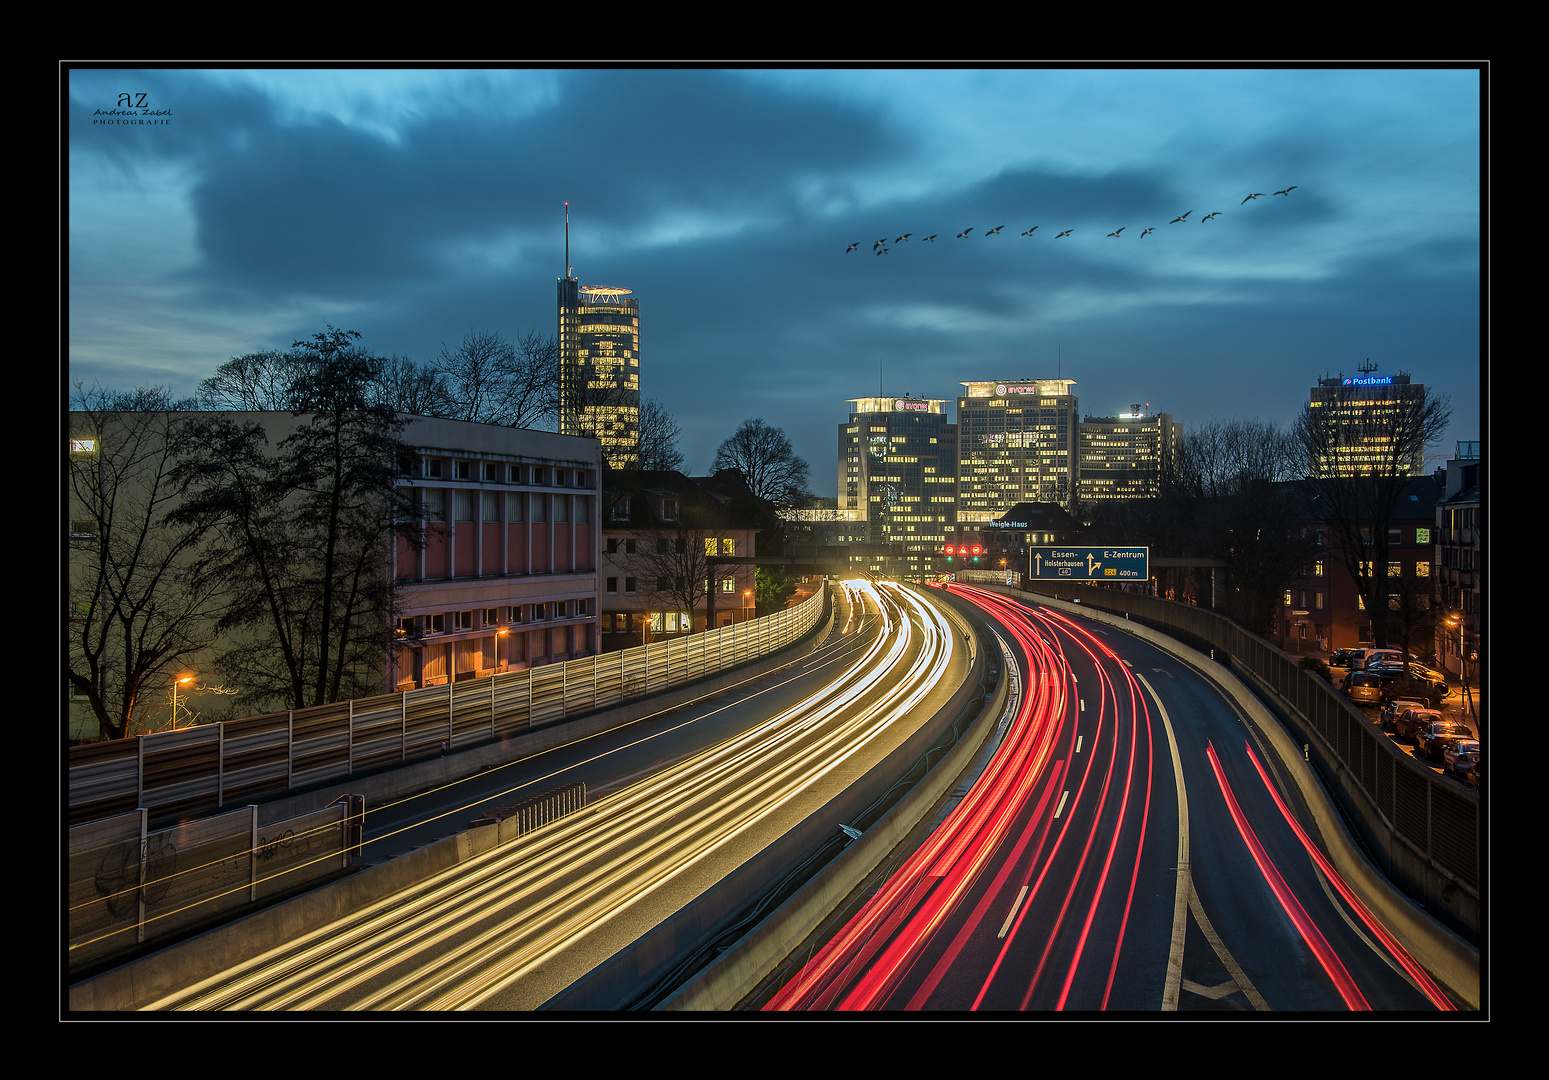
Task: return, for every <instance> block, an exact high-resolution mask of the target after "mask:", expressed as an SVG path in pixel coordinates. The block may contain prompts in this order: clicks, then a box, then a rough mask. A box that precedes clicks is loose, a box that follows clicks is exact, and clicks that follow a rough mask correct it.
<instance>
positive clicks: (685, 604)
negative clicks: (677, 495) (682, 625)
mask: <svg viewBox="0 0 1549 1080" xmlns="http://www.w3.org/2000/svg"><path fill="white" fill-rule="evenodd" d="M672 501H673V502H674V503H676V500H672ZM669 513H670V514H671V520H664V521H661V522H659V523H658V524H657V525H655V526H652V527H643V528H637V530H636V532H635V537H634V540H635V566H636V567H637V574H638V577H639V582H640V588H641V591H642V592H645V593H647V594H649V595H650V596H651V597H652V601H653V606H654V607H656V608H657V609H659V610H663V611H666V610H672V611H678V612H685V611H686V612H688V613H689V618H690V620H691V623H692V619H693V617H694V612H695V611H696V610H698V609H700V608H703V607H707V604H706V597H707V596H708V594H709V593H710V591H711V590H719V589H721V578H723V577H730V576H733V572H732V571H730V570H728V569H727V568H726V567H725V566H724V565H720V564H717V563H716V562H715V561H714V560H715V559H716V558H718V557H720V556H723V555H729V554H742V553H741V552H736V553H734V552H728V551H726V550H725V548H724V544H725V541H724V539H723V535H724V533H725V532H726V530H725V529H724V528H722V527H721V525H722V522H721V516H722V512H721V511H720V508H719V507H718V506H714V505H709V504H698V503H689V504H687V505H676V506H675V508H674V509H673V510H671V511H669ZM739 602H740V598H739Z"/></svg>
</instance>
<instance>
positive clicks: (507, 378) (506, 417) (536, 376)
mask: <svg viewBox="0 0 1549 1080" xmlns="http://www.w3.org/2000/svg"><path fill="white" fill-rule="evenodd" d="M558 358H559V345H558V343H557V342H556V341H555V339H554V338H552V337H544V336H543V335H542V334H540V333H538V332H537V331H531V332H529V333H528V334H526V335H525V336H523V337H522V338H520V339H518V341H517V342H516V343H515V344H512V343H511V342H509V341H507V340H506V339H505V338H504V337H502V336H501V335H500V334H498V333H495V332H494V331H489V330H469V331H468V332H467V333H466V334H464V335H463V340H462V343H461V344H460V345H458V346H457V347H456V348H455V349H452V348H448V347H447V346H446V345H444V344H443V345H442V346H441V353H440V355H439V356H438V357H437V358H436V361H435V364H434V365H433V366H434V368H435V370H436V371H438V372H440V373H441V374H442V375H443V376H445V379H446V389H447V392H448V394H449V395H450V398H451V408H450V411H449V412H445V413H438V414H436V415H442V416H447V417H449V418H451V419H454V420H471V421H473V422H475V423H479V424H499V425H501V426H503V427H518V428H535V427H539V426H541V425H543V424H545V423H547V422H551V421H552V419H553V410H554V406H555V400H554V392H553V386H554V379H555V371H556V365H557V364H558Z"/></svg>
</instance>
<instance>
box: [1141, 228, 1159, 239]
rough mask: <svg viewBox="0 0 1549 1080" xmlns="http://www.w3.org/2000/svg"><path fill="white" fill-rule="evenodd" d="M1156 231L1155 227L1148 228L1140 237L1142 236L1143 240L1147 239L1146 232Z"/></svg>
mask: <svg viewBox="0 0 1549 1080" xmlns="http://www.w3.org/2000/svg"><path fill="white" fill-rule="evenodd" d="M1154 232H1156V230H1155V229H1147V230H1146V231H1145V232H1143V233H1141V234H1140V238H1141V239H1142V240H1144V239H1145V238H1146V234H1147V233H1154Z"/></svg>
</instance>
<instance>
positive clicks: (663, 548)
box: [656, 536, 667, 555]
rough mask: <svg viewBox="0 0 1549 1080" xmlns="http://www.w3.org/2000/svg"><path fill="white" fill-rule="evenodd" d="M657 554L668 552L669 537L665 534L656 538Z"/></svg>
mask: <svg viewBox="0 0 1549 1080" xmlns="http://www.w3.org/2000/svg"><path fill="white" fill-rule="evenodd" d="M656 554H658V555H665V554H667V538H666V537H665V536H658V537H657V538H656Z"/></svg>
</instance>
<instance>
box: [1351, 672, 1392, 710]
mask: <svg viewBox="0 0 1549 1080" xmlns="http://www.w3.org/2000/svg"><path fill="white" fill-rule="evenodd" d="M1344 689H1345V697H1347V698H1349V699H1350V701H1351V703H1352V704H1355V705H1381V704H1382V690H1383V688H1382V679H1381V678H1380V677H1378V676H1377V675H1375V674H1373V673H1372V672H1369V671H1352V672H1351V673H1350V674H1349V675H1346V676H1345V687H1344Z"/></svg>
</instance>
